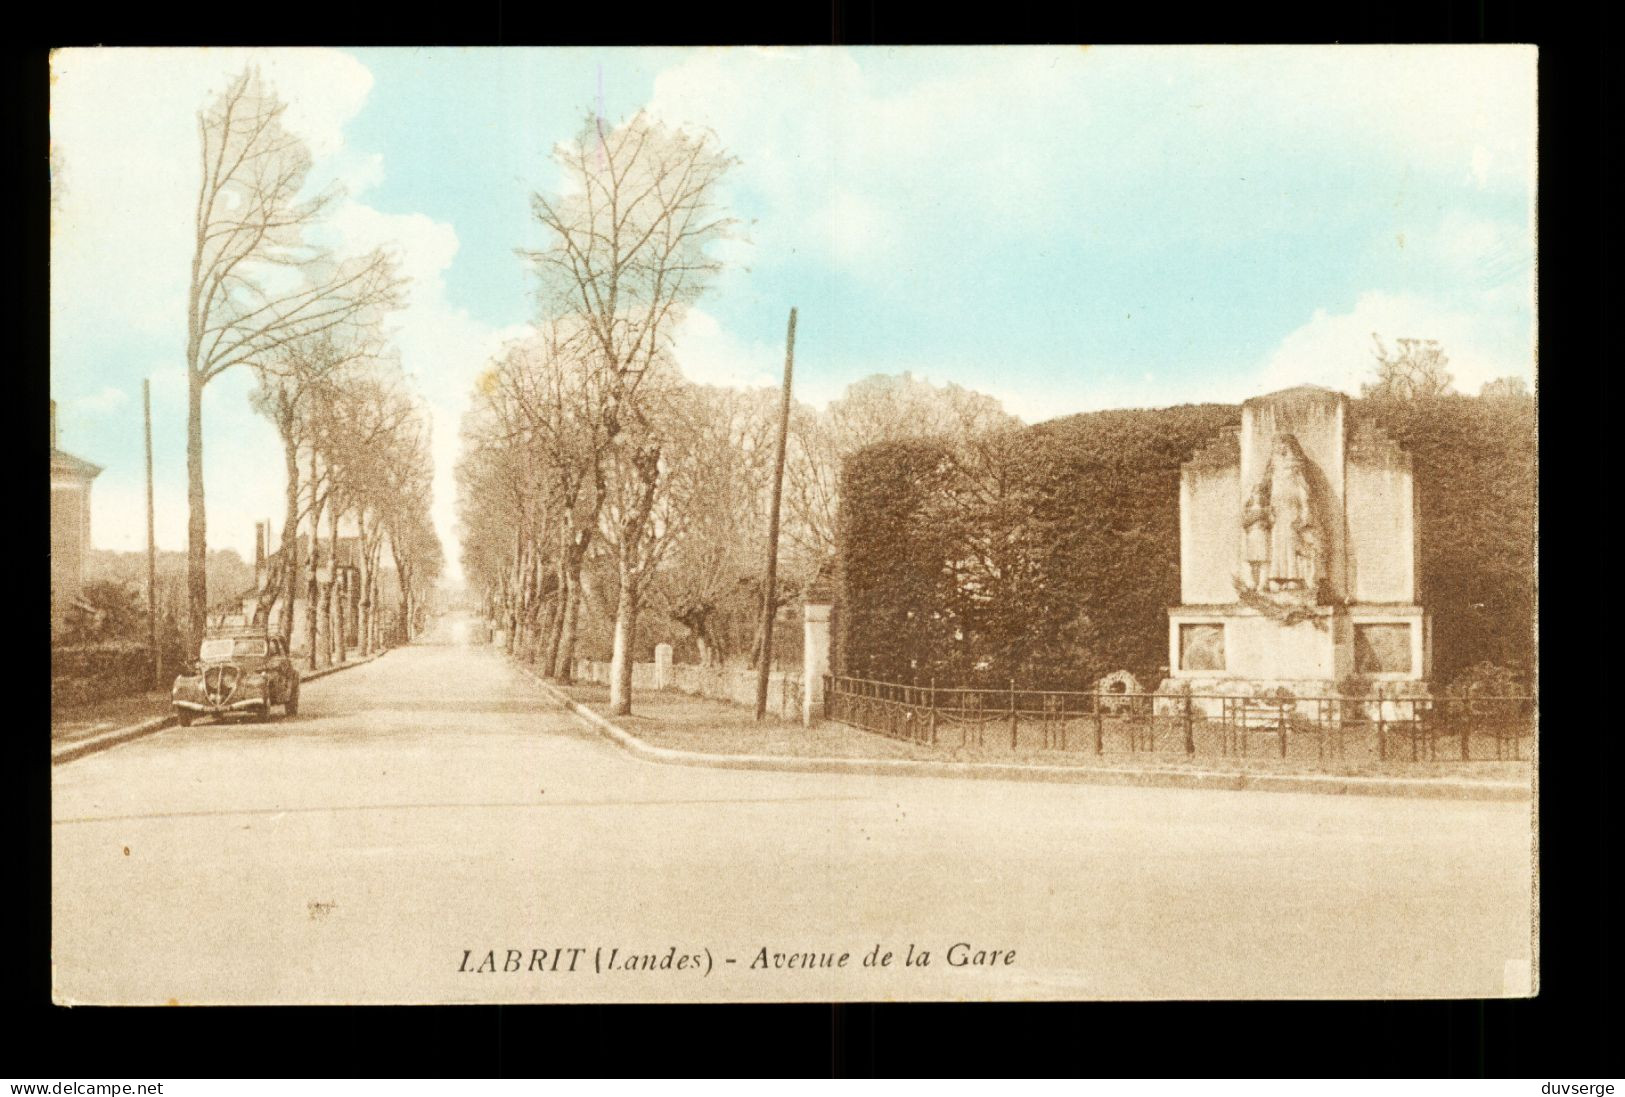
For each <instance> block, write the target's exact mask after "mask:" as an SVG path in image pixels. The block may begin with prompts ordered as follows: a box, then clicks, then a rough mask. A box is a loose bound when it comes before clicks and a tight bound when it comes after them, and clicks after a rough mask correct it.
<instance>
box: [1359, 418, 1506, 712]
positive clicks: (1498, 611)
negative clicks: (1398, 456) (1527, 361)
mask: <svg viewBox="0 0 1625 1097" xmlns="http://www.w3.org/2000/svg"><path fill="white" fill-rule="evenodd" d="M1352 410H1353V411H1354V413H1355V414H1356V415H1370V416H1372V417H1373V418H1375V419H1376V420H1377V421H1378V422H1379V423H1380V424H1381V425H1382V427H1383V429H1384V430H1385V431H1386V432H1387V433H1388V435H1389V437H1391V438H1393V439H1394V441H1396V442H1398V443H1399V444H1400V445H1402V446H1404V447H1405V448H1406V449H1408V450H1409V451H1410V452H1411V461H1412V467H1413V470H1414V471H1413V475H1414V477H1415V484H1416V495H1417V507H1418V510H1419V511H1420V514H1419V518H1418V522H1417V541H1418V546H1417V569H1416V570H1417V586H1418V588H1419V589H1418V598H1419V599H1420V601H1421V603H1422V604H1423V605H1424V606H1426V607H1427V608H1428V610H1429V611H1431V612H1432V614H1433V678H1434V680H1435V681H1437V682H1450V681H1452V680H1454V679H1455V678H1456V677H1458V676H1459V675H1461V674H1462V673H1463V672H1464V671H1466V670H1467V669H1468V668H1469V667H1473V666H1475V665H1477V664H1480V663H1493V664H1495V665H1497V666H1501V667H1506V668H1508V669H1510V670H1512V671H1513V672H1514V673H1515V674H1517V675H1518V676H1519V677H1520V678H1521V679H1522V680H1523V681H1524V682H1525V683H1526V684H1527V683H1528V682H1529V681H1530V678H1531V675H1532V673H1533V670H1534V667H1535V641H1534V621H1535V600H1534V594H1535V529H1536V505H1537V482H1536V460H1537V459H1536V447H1535V402H1534V400H1533V399H1532V398H1530V397H1528V396H1488V397H1474V396H1440V397H1434V398H1432V399H1429V400H1420V401H1411V400H1356V401H1354V404H1353V408H1352Z"/></svg>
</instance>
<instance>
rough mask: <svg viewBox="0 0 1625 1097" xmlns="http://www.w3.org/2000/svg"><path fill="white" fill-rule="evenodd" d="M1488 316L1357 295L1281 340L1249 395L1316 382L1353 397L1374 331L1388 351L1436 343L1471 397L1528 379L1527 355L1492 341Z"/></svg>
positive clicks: (1367, 375) (1369, 363) (1429, 302)
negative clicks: (1397, 345)
mask: <svg viewBox="0 0 1625 1097" xmlns="http://www.w3.org/2000/svg"><path fill="white" fill-rule="evenodd" d="M1487 319H1488V318H1486V317H1485V316H1484V315H1483V314H1481V313H1477V312H1473V311H1468V310H1464V309H1461V308H1457V307H1453V306H1451V305H1449V304H1446V303H1443V302H1440V301H1437V300H1434V299H1432V298H1428V297H1421V296H1416V295H1407V294H1392V293H1384V292H1376V291H1374V292H1370V293H1363V294H1361V295H1360V296H1359V298H1358V300H1356V301H1355V303H1354V307H1353V308H1352V309H1350V310H1348V311H1347V312H1338V313H1333V312H1327V311H1326V310H1325V309H1317V310H1316V311H1315V313H1314V315H1313V316H1311V317H1310V318H1309V319H1308V320H1307V321H1306V322H1305V323H1304V324H1303V325H1302V326H1301V327H1299V328H1297V329H1296V330H1294V331H1292V332H1291V333H1289V334H1288V335H1287V336H1286V337H1285V338H1284V339H1282V340H1281V343H1280V345H1279V346H1278V347H1277V348H1276V349H1275V351H1274V352H1273V353H1272V354H1271V355H1270V356H1269V358H1268V359H1267V360H1266V361H1265V362H1264V364H1263V366H1262V367H1261V369H1260V370H1259V371H1258V373H1257V374H1256V375H1255V377H1256V380H1255V392H1272V391H1274V390H1276V389H1282V388H1289V387H1291V386H1294V385H1302V384H1314V385H1322V386H1324V387H1326V388H1332V389H1341V390H1343V391H1345V392H1350V393H1358V392H1359V390H1360V385H1361V383H1362V382H1366V381H1369V380H1371V374H1372V368H1373V364H1374V358H1373V349H1374V344H1373V343H1372V340H1371V336H1372V334H1373V333H1376V334H1377V335H1379V336H1381V337H1382V339H1383V341H1384V342H1385V343H1386V344H1388V346H1389V348H1390V349H1393V347H1394V341H1395V340H1397V339H1400V338H1416V339H1437V340H1438V341H1439V342H1440V344H1441V345H1442V346H1443V347H1444V350H1445V353H1446V354H1447V355H1448V357H1449V359H1450V361H1449V365H1448V366H1447V368H1448V369H1449V371H1450V373H1451V374H1452V375H1453V376H1454V378H1455V387H1456V389H1457V391H1459V392H1465V393H1477V392H1478V389H1479V386H1481V385H1482V384H1483V383H1484V382H1486V381H1491V380H1494V379H1495V378H1498V377H1507V376H1511V375H1516V376H1519V377H1523V378H1525V379H1533V376H1534V363H1533V355H1532V353H1529V352H1526V353H1522V354H1520V353H1519V352H1518V350H1517V346H1516V344H1515V343H1511V342H1508V341H1507V340H1503V339H1497V338H1494V333H1493V332H1487V331H1486V327H1487ZM1487 335H1488V336H1489V337H1486V336H1487Z"/></svg>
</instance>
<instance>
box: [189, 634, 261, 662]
mask: <svg viewBox="0 0 1625 1097" xmlns="http://www.w3.org/2000/svg"><path fill="white" fill-rule="evenodd" d="M265 651H266V648H265V641H264V640H256V639H253V638H251V637H239V638H237V639H232V638H231V637H229V636H224V637H221V638H219V639H217V640H205V641H203V647H202V649H201V650H200V651H199V652H198V658H200V659H202V660H204V661H205V662H207V661H210V660H214V659H244V658H248V657H250V656H255V655H264V654H265Z"/></svg>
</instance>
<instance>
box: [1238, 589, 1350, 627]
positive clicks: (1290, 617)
mask: <svg viewBox="0 0 1625 1097" xmlns="http://www.w3.org/2000/svg"><path fill="white" fill-rule="evenodd" d="M1230 581H1231V583H1233V584H1234V585H1235V588H1236V597H1237V598H1239V599H1241V604H1242V605H1244V606H1246V607H1247V608H1248V609H1252V610H1257V611H1258V612H1259V613H1261V614H1263V615H1264V616H1265V617H1268V618H1269V619H1270V620H1272V621H1274V622H1275V623H1276V624H1278V625H1281V626H1282V627H1284V628H1291V627H1292V626H1293V625H1300V624H1302V623H1303V622H1305V621H1308V622H1309V623H1310V624H1312V625H1314V626H1315V627H1316V628H1318V629H1319V630H1320V631H1322V632H1325V631H1326V618H1325V617H1323V616H1321V615H1320V614H1318V613H1316V612H1315V611H1314V609H1313V608H1310V607H1305V606H1283V605H1281V604H1280V603H1279V602H1274V601H1271V600H1270V599H1268V598H1266V597H1264V596H1263V595H1262V594H1260V593H1258V592H1257V591H1256V590H1252V589H1250V588H1248V587H1247V586H1246V585H1245V584H1243V583H1242V581H1241V580H1240V579H1238V578H1234V577H1232V578H1231V580H1230Z"/></svg>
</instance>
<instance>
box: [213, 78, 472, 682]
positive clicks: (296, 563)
mask: <svg viewBox="0 0 1625 1097" xmlns="http://www.w3.org/2000/svg"><path fill="white" fill-rule="evenodd" d="M284 111H285V105H284V104H283V103H282V102H281V100H279V99H278V98H277V96H276V94H275V93H274V91H273V90H272V89H271V88H270V87H269V86H268V85H267V84H266V83H265V82H264V81H263V79H262V78H261V76H260V74H259V73H258V71H257V70H255V69H252V68H250V69H246V70H244V71H243V72H242V73H241V74H240V75H238V76H237V77H236V78H235V79H233V80H232V81H231V83H230V84H229V85H228V86H227V87H226V89H225V90H224V91H222V92H221V93H220V94H219V95H218V96H216V97H215V98H214V99H213V100H211V101H210V102H209V103H208V104H207V105H206V106H205V107H204V108H203V110H202V111H200V112H199V114H198V136H199V143H200V150H201V176H200V182H199V186H198V195H197V205H196V212H195V217H194V224H193V232H194V247H193V258H192V268H191V279H190V285H189V292H188V297H187V341H186V355H187V381H188V384H187V394H188V405H187V406H188V412H187V450H186V452H187V484H188V522H187V564H188V566H187V603H188V619H189V621H188V623H189V630H190V633H191V638H190V639H191V644H192V645H193V646H194V647H195V645H196V642H197V640H198V639H199V638H200V637H201V634H202V632H203V629H204V627H205V624H206V622H207V612H208V607H209V590H208V581H207V575H206V568H205V564H206V560H207V518H206V506H205V500H204V492H203V392H204V389H205V388H206V386H207V385H208V384H210V383H211V382H212V381H214V380H216V379H217V378H219V377H220V376H222V375H224V374H225V373H227V372H229V371H232V370H234V369H238V368H247V369H250V370H252V371H253V373H254V374H255V379H256V382H257V384H256V387H255V389H254V391H253V395H252V401H253V404H254V407H255V408H256V410H258V411H259V412H260V413H261V414H262V415H264V416H265V417H266V419H268V420H269V421H270V422H271V423H272V424H273V426H275V428H276V430H277V433H278V436H279V438H280V439H281V442H282V449H283V459H284V467H285V470H286V474H287V495H286V507H285V513H284V515H283V524H282V546H281V551H280V552H279V553H278V554H277V561H276V564H277V567H276V574H275V576H274V577H273V581H272V582H270V583H269V584H267V586H266V587H265V588H264V590H263V591H262V596H261V601H260V605H259V607H258V609H259V613H260V615H261V616H264V615H268V614H269V612H270V610H271V608H272V606H273V605H274V604H275V603H276V602H278V601H280V602H281V604H282V606H283V612H282V614H281V629H282V632H283V635H284V636H288V635H290V634H291V632H292V630H293V625H294V617H295V615H294V612H293V607H294V605H295V603H296V601H297V600H298V598H299V597H300V596H301V595H302V596H303V598H304V614H305V623H306V635H307V637H308V638H309V640H310V659H311V662H312V665H316V664H317V663H318V662H320V661H323V660H326V659H332V658H342V657H343V639H342V638H343V635H344V632H345V622H344V620H343V619H342V618H343V613H344V606H343V599H342V598H340V597H339V596H338V591H337V590H336V587H337V585H338V576H339V574H340V568H339V566H338V565H339V562H340V559H339V558H340V555H341V545H342V544H343V540H342V539H341V535H340V530H341V526H344V525H345V524H349V525H350V526H352V527H353V528H354V529H355V530H356V531H357V532H356V538H357V540H356V542H355V543H356V544H357V545H358V550H357V551H356V552H355V553H354V554H353V559H354V564H353V565H352V566H354V567H356V568H357V569H358V573H359V576H360V580H359V581H360V588H361V589H360V595H361V598H360V605H361V607H362V617H361V620H359V621H357V622H353V623H352V624H353V626H354V627H355V629H356V631H358V632H359V634H360V638H361V642H362V646H363V647H365V648H370V647H373V646H375V645H377V644H378V643H380V642H381V640H382V637H380V636H379V634H378V633H379V625H378V621H377V614H376V612H375V609H376V607H377V606H378V603H379V592H378V575H379V561H380V558H381V555H382V553H383V551H384V548H385V546H387V547H388V550H389V552H390V554H391V557H392V563H393V565H394V569H395V572H396V575H397V577H398V579H399V585H400V597H401V601H402V603H403V606H402V609H403V611H404V612H403V619H404V621H405V622H406V627H407V628H408V629H410V627H411V622H412V620H413V618H414V609H415V605H414V603H415V602H416V601H417V600H419V599H421V598H422V596H423V593H424V591H426V590H427V588H428V586H429V585H432V584H433V583H434V581H435V579H436V577H437V575H438V572H439V569H440V565H441V548H440V544H439V541H438V538H437V537H436V536H435V533H434V530H433V526H432V525H431V523H430V520H429V502H430V496H429V491H430V481H431V479H432V471H433V469H432V463H431V457H430V451H429V433H428V416H427V414H426V411H425V409H424V408H423V407H422V406H421V405H420V404H419V403H418V402H417V401H416V400H415V399H414V398H413V397H412V395H411V394H410V392H409V391H408V389H407V386H406V384H405V379H404V376H403V374H402V371H401V368H400V364H399V361H398V360H397V357H396V355H395V352H394V351H393V349H392V348H391V346H390V344H389V339H388V332H387V329H386V326H385V325H386V321H387V318H388V316H389V315H390V313H391V312H392V311H394V310H396V309H398V308H400V307H401V306H402V304H403V302H404V294H405V289H406V280H405V279H404V278H403V277H401V275H400V273H399V269H398V265H397V262H396V259H395V257H394V256H393V255H392V254H391V253H389V252H388V251H386V250H385V249H381V248H380V249H375V250H373V251H371V252H368V253H366V254H363V255H359V256H345V255H340V254H339V253H338V252H337V251H336V250H335V249H334V248H333V247H332V246H331V245H330V244H328V243H326V242H324V237H323V229H324V225H323V218H324V214H325V213H326V212H327V211H328V210H329V209H330V207H331V206H332V204H333V202H334V201H336V200H337V198H338V197H339V196H340V192H339V191H338V190H337V189H336V188H328V189H326V190H322V191H320V192H317V193H315V194H314V195H312V194H310V193H309V186H308V184H309V181H310V173H311V168H312V163H313V161H312V157H311V154H310V150H309V148H308V147H307V146H306V145H305V143H304V142H303V141H302V140H300V139H299V138H298V137H297V136H296V135H294V134H293V133H291V132H289V131H288V130H287V129H286V128H285V127H284V125H283V114H284ZM324 526H325V529H326V536H327V544H328V549H327V556H326V558H325V559H326V564H327V566H326V569H325V572H324V571H323V569H322V567H321V565H322V563H323V560H322V559H321V555H320V549H319V546H320V543H321V539H322V532H323V528H324ZM301 529H304V530H306V531H308V539H307V540H306V541H305V542H304V543H305V546H306V547H305V549H304V550H303V555H304V556H305V558H304V559H301V554H302V549H301V537H300V530H301ZM406 638H410V637H409V635H408V636H407V637H406Z"/></svg>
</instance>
